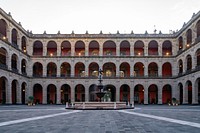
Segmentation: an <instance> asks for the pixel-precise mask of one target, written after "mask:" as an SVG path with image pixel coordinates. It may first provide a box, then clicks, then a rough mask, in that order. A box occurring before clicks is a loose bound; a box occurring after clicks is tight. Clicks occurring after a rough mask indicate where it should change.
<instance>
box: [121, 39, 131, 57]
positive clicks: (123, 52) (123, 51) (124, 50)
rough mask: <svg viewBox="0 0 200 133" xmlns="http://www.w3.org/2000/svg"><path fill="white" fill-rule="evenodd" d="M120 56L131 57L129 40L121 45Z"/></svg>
mask: <svg viewBox="0 0 200 133" xmlns="http://www.w3.org/2000/svg"><path fill="white" fill-rule="evenodd" d="M120 55H121V56H126V55H130V43H129V41H127V40H124V41H122V42H121V43H120Z"/></svg>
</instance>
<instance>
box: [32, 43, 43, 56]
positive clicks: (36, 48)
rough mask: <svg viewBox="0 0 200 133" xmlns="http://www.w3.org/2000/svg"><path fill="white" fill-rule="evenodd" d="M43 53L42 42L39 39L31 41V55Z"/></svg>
mask: <svg viewBox="0 0 200 133" xmlns="http://www.w3.org/2000/svg"><path fill="white" fill-rule="evenodd" d="M42 54H43V43H42V42H41V41H39V40H37V41H35V42H34V43H33V55H39V56H42Z"/></svg>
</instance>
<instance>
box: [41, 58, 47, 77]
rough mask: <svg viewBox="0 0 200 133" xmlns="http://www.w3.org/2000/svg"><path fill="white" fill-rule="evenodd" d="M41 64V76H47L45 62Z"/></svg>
mask: <svg viewBox="0 0 200 133" xmlns="http://www.w3.org/2000/svg"><path fill="white" fill-rule="evenodd" d="M42 65H43V77H46V76H47V64H46V61H45V62H43V63H42Z"/></svg>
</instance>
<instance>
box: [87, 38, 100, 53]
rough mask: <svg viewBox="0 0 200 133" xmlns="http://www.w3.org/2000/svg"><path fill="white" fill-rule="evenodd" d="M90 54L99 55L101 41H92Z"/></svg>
mask: <svg viewBox="0 0 200 133" xmlns="http://www.w3.org/2000/svg"><path fill="white" fill-rule="evenodd" d="M89 55H90V56H98V55H99V43H98V42H97V41H91V42H90V44H89Z"/></svg>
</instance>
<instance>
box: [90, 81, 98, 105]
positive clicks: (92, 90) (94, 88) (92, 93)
mask: <svg viewBox="0 0 200 133" xmlns="http://www.w3.org/2000/svg"><path fill="white" fill-rule="evenodd" d="M96 92H97V85H95V84H92V85H90V87H89V101H90V102H94V101H96V102H97V101H99V98H98V97H97V95H96Z"/></svg>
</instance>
